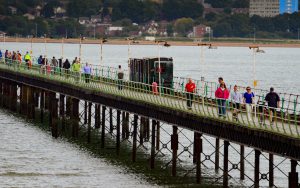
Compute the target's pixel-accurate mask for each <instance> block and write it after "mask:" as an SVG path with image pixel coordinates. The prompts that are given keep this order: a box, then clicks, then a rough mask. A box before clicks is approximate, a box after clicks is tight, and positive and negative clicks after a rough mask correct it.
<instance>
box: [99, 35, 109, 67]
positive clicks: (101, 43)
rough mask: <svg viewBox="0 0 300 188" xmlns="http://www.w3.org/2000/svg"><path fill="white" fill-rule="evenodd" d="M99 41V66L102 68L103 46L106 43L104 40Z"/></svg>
mask: <svg viewBox="0 0 300 188" xmlns="http://www.w3.org/2000/svg"><path fill="white" fill-rule="evenodd" d="M100 40H101V41H100V65H102V66H103V44H104V43H106V42H108V41H107V39H106V38H101V39H100Z"/></svg>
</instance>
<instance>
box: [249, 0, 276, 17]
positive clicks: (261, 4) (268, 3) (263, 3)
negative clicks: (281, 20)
mask: <svg viewBox="0 0 300 188" xmlns="http://www.w3.org/2000/svg"><path fill="white" fill-rule="evenodd" d="M279 1H280V0H250V7H249V16H250V17H251V16H253V15H258V16H261V17H274V16H277V15H279V7H280V2H279Z"/></svg>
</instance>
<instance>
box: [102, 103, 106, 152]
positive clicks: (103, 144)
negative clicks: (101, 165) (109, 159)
mask: <svg viewBox="0 0 300 188" xmlns="http://www.w3.org/2000/svg"><path fill="white" fill-rule="evenodd" d="M105 110H106V106H104V105H103V106H102V120H101V124H102V125H101V126H102V127H101V148H104V147H105Z"/></svg>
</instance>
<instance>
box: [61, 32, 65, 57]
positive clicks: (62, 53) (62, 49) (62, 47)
mask: <svg viewBox="0 0 300 188" xmlns="http://www.w3.org/2000/svg"><path fill="white" fill-rule="evenodd" d="M64 42H65V41H64V37H62V38H61V58H62V59H63V58H64Z"/></svg>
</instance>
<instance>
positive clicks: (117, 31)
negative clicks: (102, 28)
mask: <svg viewBox="0 0 300 188" xmlns="http://www.w3.org/2000/svg"><path fill="white" fill-rule="evenodd" d="M122 33H123V27H116V26H111V27H109V28H108V32H107V35H109V36H120V35H121V34H122Z"/></svg>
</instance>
